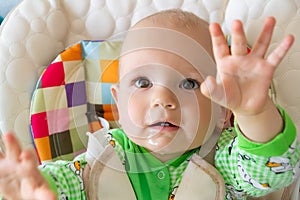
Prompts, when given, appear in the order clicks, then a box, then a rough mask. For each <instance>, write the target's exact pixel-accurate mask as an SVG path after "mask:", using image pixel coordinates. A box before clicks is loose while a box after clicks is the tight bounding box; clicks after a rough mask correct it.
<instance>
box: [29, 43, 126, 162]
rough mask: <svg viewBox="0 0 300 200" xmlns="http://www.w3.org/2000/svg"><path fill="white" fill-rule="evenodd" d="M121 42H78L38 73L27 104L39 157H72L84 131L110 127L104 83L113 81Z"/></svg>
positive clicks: (107, 86) (112, 116)
mask: <svg viewBox="0 0 300 200" xmlns="http://www.w3.org/2000/svg"><path fill="white" fill-rule="evenodd" d="M120 47H121V42H118V41H115V42H108V41H81V42H79V43H76V44H75V45H73V46H71V47H69V48H67V49H66V50H65V51H63V52H62V53H60V54H59V55H58V56H57V57H56V59H55V60H54V61H53V62H52V64H51V65H49V67H47V69H46V70H45V71H44V72H43V73H42V75H41V77H40V79H39V81H38V84H37V88H36V90H35V92H34V95H33V100H32V105H31V128H32V133H33V138H34V142H35V145H36V149H37V152H38V154H39V158H40V160H41V161H46V160H56V159H73V157H74V156H76V155H77V154H78V153H81V152H82V151H84V150H85V147H86V146H85V145H86V144H87V136H86V132H87V131H90V132H94V131H95V130H98V129H99V128H101V124H100V122H99V121H98V118H97V117H103V118H105V119H106V120H108V121H109V122H111V124H112V126H113V125H114V121H116V120H117V119H118V115H117V112H115V111H116V109H115V106H114V102H113V100H112V96H111V94H110V87H111V85H112V84H113V83H116V82H117V81H118V72H117V71H118V57H119V53H120Z"/></svg>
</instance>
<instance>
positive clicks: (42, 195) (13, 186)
mask: <svg viewBox="0 0 300 200" xmlns="http://www.w3.org/2000/svg"><path fill="white" fill-rule="evenodd" d="M3 140H4V144H5V148H6V153H5V154H3V153H1V154H0V193H1V195H2V196H3V197H5V199H48V200H50V199H51V200H54V199H56V195H55V194H54V193H53V192H52V191H51V190H50V188H49V186H48V183H47V182H46V180H45V179H44V177H43V176H42V174H41V173H40V171H39V170H38V168H37V166H38V162H37V158H36V155H35V152H34V151H32V150H28V149H27V150H22V148H21V145H20V144H19V142H18V141H17V139H16V137H15V136H14V134H13V133H7V134H5V135H4V136H3Z"/></svg>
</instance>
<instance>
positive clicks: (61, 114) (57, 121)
mask: <svg viewBox="0 0 300 200" xmlns="http://www.w3.org/2000/svg"><path fill="white" fill-rule="evenodd" d="M47 118H48V127H49V128H48V129H49V133H50V135H51V134H55V133H58V132H63V131H66V130H68V129H69V121H70V118H69V110H68V108H62V109H59V110H52V111H48V112H47Z"/></svg>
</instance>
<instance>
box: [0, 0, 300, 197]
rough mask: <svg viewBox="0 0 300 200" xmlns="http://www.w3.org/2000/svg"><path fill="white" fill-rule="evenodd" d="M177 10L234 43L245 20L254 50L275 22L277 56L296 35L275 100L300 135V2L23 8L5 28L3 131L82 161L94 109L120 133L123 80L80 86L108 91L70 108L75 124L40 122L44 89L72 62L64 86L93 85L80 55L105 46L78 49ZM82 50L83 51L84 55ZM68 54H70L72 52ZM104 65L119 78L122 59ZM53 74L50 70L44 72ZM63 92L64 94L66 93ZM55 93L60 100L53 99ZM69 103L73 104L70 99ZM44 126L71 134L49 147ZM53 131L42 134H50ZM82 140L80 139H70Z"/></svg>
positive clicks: (39, 4)
mask: <svg viewBox="0 0 300 200" xmlns="http://www.w3.org/2000/svg"><path fill="white" fill-rule="evenodd" d="M169 8H182V9H184V10H188V11H191V12H193V13H195V14H196V15H198V16H199V17H201V18H203V19H204V20H206V21H208V22H218V23H220V24H222V28H223V30H224V32H225V33H226V34H228V35H230V26H231V22H232V21H233V20H234V19H240V20H241V21H242V22H243V23H244V25H245V31H246V35H247V38H248V41H249V46H250V47H251V45H252V44H253V43H254V41H255V39H256V37H257V35H258V33H259V32H260V30H261V27H262V25H263V22H264V19H265V17H267V16H274V17H275V18H276V19H277V25H276V28H275V34H274V36H273V39H272V42H271V47H270V49H272V48H274V47H275V46H276V44H277V43H278V42H279V41H280V40H281V39H282V38H283V36H284V35H286V34H289V33H292V34H294V36H295V38H296V40H295V44H294V45H293V47H292V49H291V50H290V51H289V53H288V55H287V56H286V58H285V59H284V61H283V62H282V63H281V64H280V66H279V68H278V70H277V71H276V75H275V77H274V84H273V89H272V95H273V97H274V100H275V101H277V102H278V103H279V104H280V105H281V106H282V107H284V108H285V110H286V111H287V113H288V114H289V115H290V116H291V118H292V119H293V120H294V122H295V124H296V126H297V130H298V132H299V130H300V92H299V90H297V89H296V88H297V87H298V86H299V85H300V78H299V77H300V1H299V0H285V1H282V0H255V1H254V0H216V1H207V0H23V1H22V2H21V3H20V4H19V5H18V6H17V7H16V8H15V9H14V10H13V11H12V12H11V13H10V14H9V15H8V16H7V17H6V18H5V20H4V22H3V23H2V25H1V26H0V72H1V74H0V94H1V96H0V131H1V132H2V133H5V132H7V131H9V130H14V131H15V132H16V134H17V136H18V138H19V139H20V140H21V142H22V145H23V146H28V145H31V146H35V147H36V148H37V151H38V153H39V156H40V159H41V161H42V162H43V161H47V160H53V159H54V160H55V159H58V158H67V159H71V158H73V157H74V155H76V154H77V153H80V152H82V151H84V150H85V149H84V148H85V146H86V142H87V139H86V136H85V132H86V131H88V130H91V129H94V128H99V127H97V126H99V125H98V124H97V123H95V121H94V120H93V117H95V116H88V118H86V115H85V114H86V112H87V110H88V111H89V107H92V108H91V110H92V111H93V113H96V114H97V115H98V116H99V115H100V116H102V117H104V118H106V117H107V119H108V121H110V122H111V124H112V125H113V121H114V120H115V118H114V117H113V108H111V107H109V108H107V105H111V104H112V103H111V102H112V101H111V99H110V98H108V99H104V98H102V96H104V94H103V93H104V89H103V88H108V87H109V86H110V84H111V83H114V82H116V81H117V80H116V78H114V77H113V78H112V79H111V81H107V82H106V81H103V80H101V81H102V83H103V82H105V84H106V83H107V85H105V84H101V85H100V86H99V83H95V84H96V86H95V85H93V84H94V83H90V87H89V88H84V86H82V85H80V84H77V85H69V87H72V89H73V88H76V87H77V88H78V89H80V90H84V91H85V92H86V93H89V90H91V89H90V88H97V87H98V86H99V88H100V87H101V88H102V90H101V91H100V93H101V92H102V96H101V95H100V96H101V97H100V96H99V97H93V98H89V97H85V98H83V99H81V100H82V102H74V101H75V100H74V99H72V100H71V101H72V102H71V103H75V104H76V103H77V105H79V104H80V103H82V104H84V105H85V106H83V107H80V108H75V107H71V108H70V106H69V113H70V115H72V117H70V119H69V118H68V117H66V116H65V115H64V113H63V112H58V113H54V114H53V113H52V114H51V115H50V114H49V113H48V114H45V115H40V116H39V117H38V118H35V117H34V115H35V114H40V113H41V112H38V111H41V110H42V109H46V108H41V107H43V106H45V105H41V104H40V103H39V102H37V101H40V100H41V99H42V101H43V102H47V99H46V98H44V97H45V96H46V93H47V92H45V91H46V89H45V90H43V91H44V92H42V93H41V92H39V91H40V90H39V89H41V88H43V86H41V85H43V84H45V80H46V82H47V80H48V78H49V76H50V75H49V74H52V75H53V73H54V75H56V76H59V75H58V74H57V70H59V69H58V68H57V66H58V65H57V63H58V62H61V61H62V62H68V63H67V64H65V65H67V66H77V68H76V70H75V72H74V71H72V70H71V69H70V70H69V71H67V72H68V73H67V72H66V69H65V77H60V78H61V80H60V79H59V80H60V81H66V82H65V83H64V85H67V82H68V81H71V80H76V82H78V83H79V82H81V81H86V77H81V75H80V73H82V72H83V71H81V70H83V69H82V68H80V64H78V63H80V62H79V61H80V60H81V57H80V56H79V57H76V55H79V54H81V53H82V52H83V51H88V47H89V45H90V44H92V45H98V43H99V42H98V43H97V42H95V43H91V42H89V41H85V42H81V43H77V42H78V41H80V40H105V39H108V38H110V37H111V36H113V35H115V34H117V33H120V32H124V31H126V30H128V28H129V27H130V26H131V25H133V24H134V23H135V22H137V21H138V20H140V19H141V18H143V17H145V16H147V15H150V14H152V13H154V12H157V11H160V10H164V9H169ZM78 45H81V48H79V47H78ZM117 46H118V45H117ZM68 47H70V48H68ZM65 49H67V50H66V51H64V50H65ZM78 51H80V52H78ZM115 51H118V49H115ZM76 53H77V54H76ZM102 60H105V61H107V60H109V61H110V62H111V63H113V64H112V68H111V70H110V71H109V70H108V71H109V72H111V73H115V72H116V69H115V68H114V66H116V64H117V63H116V62H117V61H116V59H115V57H114V55H113V56H112V57H110V58H102ZM52 61H53V62H52ZM51 63H52V64H51ZM74 63H75V64H74ZM50 64H51V65H50ZM47 66H49V67H48V68H47ZM51 67H52V68H55V70H54V72H53V71H51V69H52V68H51ZM46 68H47V70H46V71H44V70H45V69H46ZM84 70H86V69H84ZM43 71H44V73H43V74H42V72H43ZM85 72H86V74H88V73H89V72H87V71H85ZM83 74H84V73H83ZM50 82H51V81H50ZM48 83H49V82H48ZM50 84H53V82H51V83H50ZM40 86H41V87H40ZM55 86H58V87H60V85H55ZM66 87H67V86H66ZM56 92H58V93H56ZM60 92H61V90H57V91H52V93H51V92H49V93H51V94H52V97H53V99H50V100H48V101H51V102H54V104H55V106H54V107H55V108H63V106H61V104H62V101H64V100H62V99H61V97H60ZM54 93H55V94H56V95H53V94H54ZM41 94H42V97H41ZM93 94H94V93H93ZM73 96H76V95H74V94H73ZM79 96H80V95H79ZM32 97H33V100H32ZM65 101H66V102H67V101H68V99H67V100H65ZM78 101H80V100H78ZM67 103H68V102H67ZM45 104H46V103H45ZM86 105H87V106H86ZM107 110H109V111H107ZM44 111H45V110H44ZM94 111H95V112H94ZM93 113H92V114H93ZM99 113H100V114H99ZM107 113H108V114H107ZM59 117H61V118H59ZM66 118H68V120H66ZM71 118H72V119H71ZM43 119H44V121H47V120H49V121H51V120H52V121H51V122H46V123H47V124H46V126H49V127H50V126H51V127H52V126H57V125H56V123H61V121H66V122H65V123H66V124H64V125H63V126H66V127H65V129H61V130H56V131H58V132H60V133H65V132H66V131H68V132H67V134H60V135H59V136H58V135H55V134H53V135H55V137H54V138H52V140H51V141H49V138H48V136H49V135H51V133H50V134H49V135H48V136H47V137H46V138H44V139H41V136H40V135H39V133H33V132H34V131H35V127H34V126H32V123H34V124H38V123H44V121H43ZM41 120H42V121H41ZM51 123H52V125H51ZM53 123H54V125H53ZM70 124H71V125H70ZM58 126H59V125H58ZM40 127H41V126H40ZM40 127H38V128H37V129H39V128H40ZM44 128H45V126H44ZM60 128H61V127H60ZM45 129H47V127H46V128H45ZM45 129H43V130H38V131H45ZM49 129H51V128H49ZM72 130H73V132H72ZM53 131H54V132H55V130H53ZM49 132H50V131H49ZM74 134H75V135H76V136H69V135H74ZM49 137H50V136H49ZM59 140H62V141H63V142H65V141H69V140H70V141H69V143H64V146H68V145H71V146H72V147H70V148H69V149H68V148H67V149H64V148H63V147H61V146H60V145H61V144H59V143H60V142H59ZM43 150H45V152H43ZM298 182H299V181H298ZM298 188H299V183H298V185H297V186H296V189H295V192H294V193H293V195H294V196H293V198H292V199H293V200H296V199H298ZM272 199H274V198H272Z"/></svg>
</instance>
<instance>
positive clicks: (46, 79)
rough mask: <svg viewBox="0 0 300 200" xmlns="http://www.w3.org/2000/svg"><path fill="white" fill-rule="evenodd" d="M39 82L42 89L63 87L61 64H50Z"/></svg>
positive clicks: (62, 68)
mask: <svg viewBox="0 0 300 200" xmlns="http://www.w3.org/2000/svg"><path fill="white" fill-rule="evenodd" d="M41 82H42V87H43V88H46V87H53V86H60V85H64V84H65V73H64V67H63V63H62V62H57V63H52V64H51V65H50V66H49V67H48V68H47V70H46V71H45V72H44V74H43V76H42V79H41Z"/></svg>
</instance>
